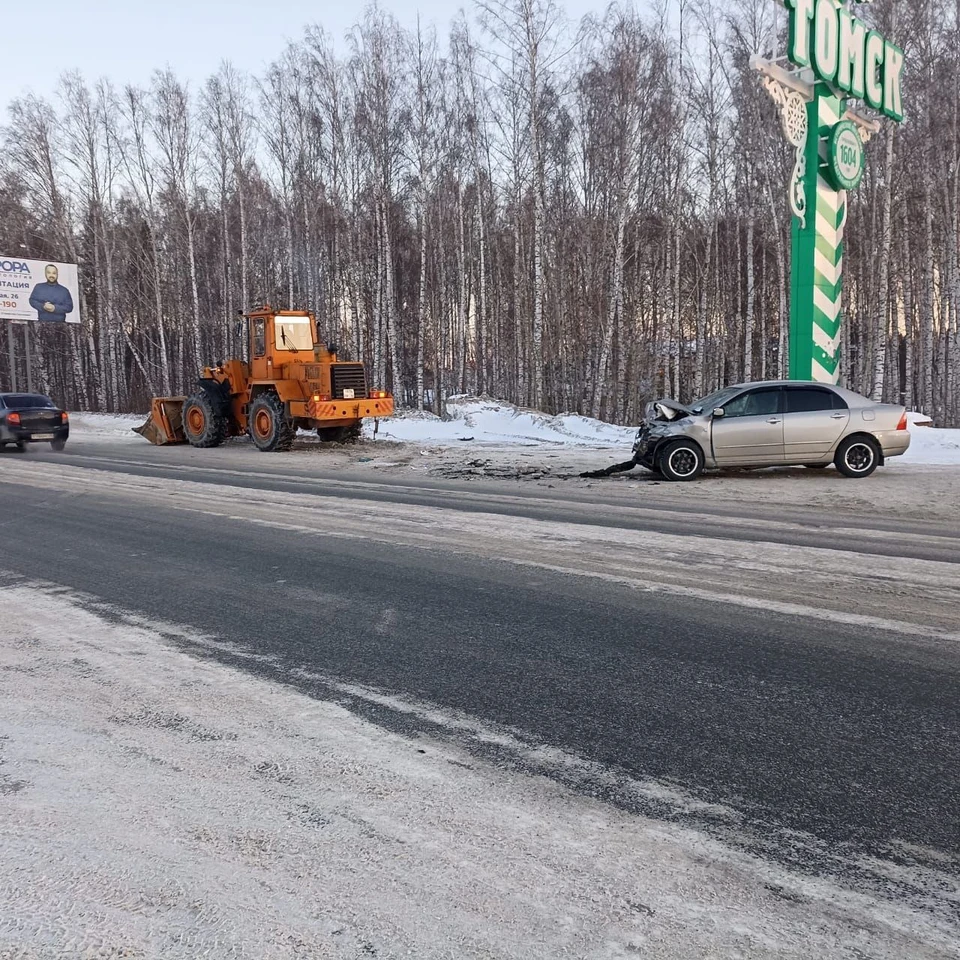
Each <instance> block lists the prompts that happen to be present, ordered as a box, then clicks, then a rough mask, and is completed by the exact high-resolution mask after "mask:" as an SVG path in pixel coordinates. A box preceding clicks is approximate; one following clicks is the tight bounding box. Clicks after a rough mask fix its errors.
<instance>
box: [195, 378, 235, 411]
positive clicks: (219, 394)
mask: <svg viewBox="0 0 960 960" xmlns="http://www.w3.org/2000/svg"><path fill="white" fill-rule="evenodd" d="M197 383H198V385H199V387H200V389H201V390H202V391H203V392H204V393H205V394H206V395H207V396H208V397H209V398H210V402H211V403H212V404H213V406H214V409H216V411H217V412H218V413H220V414H221V415H222V416H224V417H229V416H230V384H229V383H227V382H226V381H224V382H223V383H220V382H219V381H217V380H206V379H204V378H201V379H200V380H198V381H197Z"/></svg>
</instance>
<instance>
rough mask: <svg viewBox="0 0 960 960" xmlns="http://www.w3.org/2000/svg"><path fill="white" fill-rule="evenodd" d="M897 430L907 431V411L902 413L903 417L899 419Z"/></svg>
mask: <svg viewBox="0 0 960 960" xmlns="http://www.w3.org/2000/svg"><path fill="white" fill-rule="evenodd" d="M897 429H898V430H906V429H907V411H906V410H904V411H903V416H902V417H901V418H900V422H899V423H898V424H897Z"/></svg>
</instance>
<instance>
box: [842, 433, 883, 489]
mask: <svg viewBox="0 0 960 960" xmlns="http://www.w3.org/2000/svg"><path fill="white" fill-rule="evenodd" d="M833 462H834V464H835V465H836V467H837V469H838V470H839V471H840V472H841V473H842V474H843V475H844V476H845V477H853V478H855V479H861V478H862V477H869V476H870V474H871V473H873V471H874V470H876V469H877V467H878V466H879V465H880V447H879V446H878V445H877V441H876V440H872V439H871V438H870V437H847V439H846V440H844V441H843V443H841V444H840V446H839V447H838V448H837V455H836V457H834V461H833Z"/></svg>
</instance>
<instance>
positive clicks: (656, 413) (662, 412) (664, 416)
mask: <svg viewBox="0 0 960 960" xmlns="http://www.w3.org/2000/svg"><path fill="white" fill-rule="evenodd" d="M692 413H693V411H692V410H691V409H690V408H689V407H685V406H684V405H683V404H682V403H677V401H676V400H667V399H661V400H654V401H652V402H651V403H648V404H647V406H646V409H645V410H644V412H643V418H644V420H646V421H647V422H648V423H650V422H653V421H654V420H661V421H670V420H680V419H681V418H682V417H689V416H690V415H691V414H692Z"/></svg>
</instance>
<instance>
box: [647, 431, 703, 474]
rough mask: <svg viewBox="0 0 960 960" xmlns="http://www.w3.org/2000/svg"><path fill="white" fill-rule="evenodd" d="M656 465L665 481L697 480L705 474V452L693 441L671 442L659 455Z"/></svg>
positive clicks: (664, 446) (665, 445)
mask: <svg viewBox="0 0 960 960" xmlns="http://www.w3.org/2000/svg"><path fill="white" fill-rule="evenodd" d="M656 465H657V469H658V470H659V471H660V473H661V474H662V475H663V477H664V479H665V480H673V481H677V482H684V481H688V480H696V479H697V477H699V476H700V474H701V473H703V451H702V450H701V449H700V447H699V446H698V445H697V444H696V443H694V442H693V441H692V440H671V441H670V442H669V443H666V444H664V445H663V447H662V449H661V450H660V451H659V453H658V454H657V464H656Z"/></svg>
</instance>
